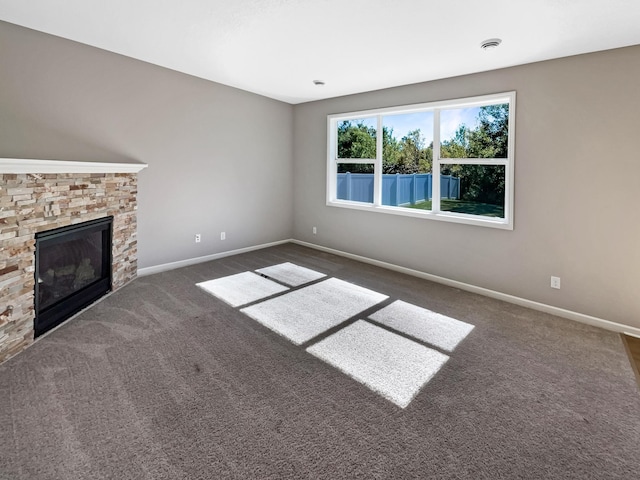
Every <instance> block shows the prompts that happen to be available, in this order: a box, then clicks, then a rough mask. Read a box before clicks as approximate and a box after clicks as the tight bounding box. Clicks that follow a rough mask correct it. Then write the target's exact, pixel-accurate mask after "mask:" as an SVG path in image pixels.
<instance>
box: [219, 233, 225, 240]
mask: <svg viewBox="0 0 640 480" xmlns="http://www.w3.org/2000/svg"><path fill="white" fill-rule="evenodd" d="M226 238H227V234H226V233H225V232H220V240H224V239H226Z"/></svg>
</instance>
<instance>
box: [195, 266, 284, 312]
mask: <svg viewBox="0 0 640 480" xmlns="http://www.w3.org/2000/svg"><path fill="white" fill-rule="evenodd" d="M196 285H197V286H198V287H200V288H201V289H203V290H204V291H206V292H208V293H210V294H211V295H213V296H215V297H218V298H219V299H220V300H223V301H225V302H227V303H228V304H229V305H231V306H232V307H238V306H240V305H246V304H247V303H251V302H255V301H256V300H261V299H263V298H267V297H270V296H271V295H275V294H276V293H280V292H285V291H287V290H289V289H288V288H287V287H285V286H283V285H280V284H278V283H276V282H273V281H271V280H269V279H267V278H264V277H261V276H260V275H257V274H255V273H252V272H243V273H238V274H236V275H230V276H228V277H222V278H216V279H214V280H208V281H206V282H201V283H197V284H196Z"/></svg>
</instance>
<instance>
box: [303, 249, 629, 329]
mask: <svg viewBox="0 0 640 480" xmlns="http://www.w3.org/2000/svg"><path fill="white" fill-rule="evenodd" d="M291 243H295V244H297V245H302V246H305V247H309V248H313V249H316V250H321V251H323V252H327V253H333V254H334V255H339V256H341V257H346V258H350V259H352V260H357V261H359V262H363V263H368V264H370V265H375V266H377V267H382V268H386V269H388V270H393V271H396V272H400V273H405V274H407V275H411V276H414V277H418V278H422V279H425V280H430V281H432V282H436V283H441V284H443V285H447V286H449V287H454V288H459V289H460V290H465V291H467V292H472V293H477V294H480V295H484V296H485V297H491V298H495V299H498V300H502V301H505V302H508V303H513V304H515V305H520V306H522V307H527V308H531V309H532V310H537V311H540V312H545V313H549V314H551V315H556V316H558V317H562V318H567V319H569V320H574V321H576V322H580V323H586V324H587V325H592V326H595V327H600V328H604V329H605V330H611V331H613V332H619V333H626V334H629V335H633V336H640V328H636V327H631V326H629V325H624V324H622V323H616V322H611V321H609V320H605V319H603V318H598V317H592V316H591V315H585V314H583V313H578V312H574V311H571V310H566V309H564V308H559V307H554V306H552V305H547V304H545V303H540V302H535V301H533V300H527V299H526V298H521V297H516V296H513V295H508V294H506V293H502V292H497V291H495V290H489V289H488V288H482V287H477V286H475V285H471V284H469V283H464V282H458V281H457V280H451V279H449V278H445V277H440V276H438V275H432V274H430V273H425V272H421V271H419V270H413V269H411V268H407V267H401V266H399V265H394V264H393V263H387V262H382V261H380V260H374V259H372V258H368V257H363V256H361V255H355V254H353V253H347V252H343V251H341V250H336V249H333V248H329V247H323V246H321V245H316V244H314V243H309V242H303V241H301V240H291Z"/></svg>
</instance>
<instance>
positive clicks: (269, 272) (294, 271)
mask: <svg viewBox="0 0 640 480" xmlns="http://www.w3.org/2000/svg"><path fill="white" fill-rule="evenodd" d="M256 272H258V273H261V274H263V275H266V276H267V277H271V278H273V279H274V280H278V281H279V282H282V283H286V284H287V285H291V286H292V287H298V286H300V285H304V284H305V283H309V282H313V281H314V280H318V279H320V278H322V277H326V275H325V274H324V273H320V272H316V271H315V270H311V269H310V268H305V267H301V266H299V265H295V264H293V263H290V262H285V263H281V264H279V265H273V266H271V267H265V268H260V269H259V270H256Z"/></svg>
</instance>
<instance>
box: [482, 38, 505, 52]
mask: <svg viewBox="0 0 640 480" xmlns="http://www.w3.org/2000/svg"><path fill="white" fill-rule="evenodd" d="M501 43H502V40H501V39H499V38H490V39H489V40H485V41H484V42H482V43H481V44H480V48H481V49H483V50H493V49H494V48H496V47H497V46H498V45H500V44H501Z"/></svg>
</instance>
